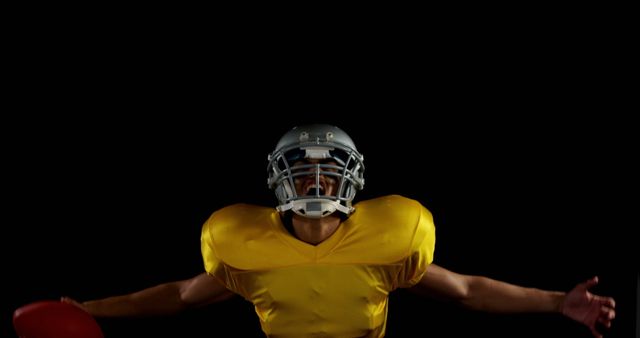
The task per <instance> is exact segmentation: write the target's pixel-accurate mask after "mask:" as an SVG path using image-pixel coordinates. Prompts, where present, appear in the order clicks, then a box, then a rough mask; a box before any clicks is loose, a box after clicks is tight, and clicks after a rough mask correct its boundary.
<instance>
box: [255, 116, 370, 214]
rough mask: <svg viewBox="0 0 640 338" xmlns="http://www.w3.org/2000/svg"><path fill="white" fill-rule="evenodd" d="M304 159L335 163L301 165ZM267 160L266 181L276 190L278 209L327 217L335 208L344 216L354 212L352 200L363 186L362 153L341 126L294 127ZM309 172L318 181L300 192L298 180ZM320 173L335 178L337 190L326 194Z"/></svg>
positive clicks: (281, 139) (314, 125) (315, 125)
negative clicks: (296, 181)
mask: <svg viewBox="0 0 640 338" xmlns="http://www.w3.org/2000/svg"><path fill="white" fill-rule="evenodd" d="M304 159H316V160H331V161H333V162H335V163H336V164H335V165H333V164H323V163H322V162H320V163H315V164H300V163H303V162H301V161H302V160H304ZM268 160H269V164H268V166H267V171H268V173H269V178H268V181H267V183H268V185H269V188H270V189H273V190H274V191H275V194H276V197H277V199H278V203H279V204H278V206H277V207H276V209H277V210H278V211H280V212H285V211H288V210H292V211H293V212H295V213H296V214H299V215H301V216H305V217H310V218H321V217H325V216H328V215H331V214H332V213H333V212H335V211H336V210H337V211H339V212H342V213H344V214H345V215H350V214H351V213H352V212H353V211H354V209H353V207H352V205H351V202H352V201H353V198H354V197H355V195H356V191H357V190H361V189H362V188H363V187H364V176H363V173H364V164H363V156H362V154H360V153H359V152H358V150H357V149H356V146H355V144H354V143H353V140H351V137H349V135H347V133H345V132H344V131H343V130H341V129H340V128H338V127H335V126H332V125H327V124H311V125H304V126H298V127H295V128H293V129H291V130H290V131H288V132H287V133H286V134H284V136H282V138H280V141H279V142H278V144H277V145H276V148H275V150H274V151H273V152H272V153H271V154H269V157H268ZM296 163H297V164H296ZM309 175H315V180H316V184H315V185H314V188H313V189H312V190H311V191H309V192H307V194H305V195H301V194H299V193H298V192H296V188H295V187H296V185H295V180H296V178H297V177H301V176H306V177H309ZM320 176H325V177H330V178H332V179H334V180H335V182H336V186H337V188H336V189H334V190H335V191H334V193H332V194H325V193H324V191H323V189H322V187H321V184H320V183H319V182H320V181H321V180H320Z"/></svg>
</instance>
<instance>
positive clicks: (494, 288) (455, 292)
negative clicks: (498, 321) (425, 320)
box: [412, 264, 615, 337]
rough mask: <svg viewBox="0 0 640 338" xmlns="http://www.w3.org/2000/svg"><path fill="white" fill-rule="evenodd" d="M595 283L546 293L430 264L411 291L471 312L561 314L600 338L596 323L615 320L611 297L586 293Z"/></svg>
mask: <svg viewBox="0 0 640 338" xmlns="http://www.w3.org/2000/svg"><path fill="white" fill-rule="evenodd" d="M597 282H598V280H597V278H593V279H591V280H589V281H586V282H584V283H580V284H578V285H577V286H576V287H574V288H573V289H572V290H571V291H570V292H568V293H567V292H560V291H547V290H540V289H536V288H527V287H522V286H518V285H514V284H509V283H505V282H501V281H498V280H495V279H491V278H487V277H482V276H471V275H462V274H458V273H455V272H452V271H449V270H447V269H444V268H442V267H440V266H437V265H435V264H431V265H430V266H429V268H428V269H427V272H426V273H425V274H424V276H423V278H422V279H421V280H420V282H418V284H417V285H415V286H414V287H413V288H412V291H415V292H417V293H419V294H423V295H427V296H431V297H433V298H437V299H441V300H450V301H454V302H456V303H458V304H460V305H462V306H464V307H466V308H469V309H473V310H480V311H488V312H500V313H516V312H556V313H561V314H563V315H565V316H567V317H569V318H571V319H574V320H576V321H578V322H580V323H583V324H584V325H586V326H587V327H589V328H590V329H591V332H592V333H593V335H594V336H596V337H601V335H600V333H599V332H598V331H597V330H596V323H599V324H601V325H603V326H605V327H610V326H611V320H612V319H613V318H614V317H615V310H614V309H615V302H614V300H613V299H612V298H610V297H601V296H598V295H594V294H592V293H590V292H589V291H588V289H589V288H590V287H592V286H594V285H596V284H597Z"/></svg>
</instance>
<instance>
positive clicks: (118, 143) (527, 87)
mask: <svg viewBox="0 0 640 338" xmlns="http://www.w3.org/2000/svg"><path fill="white" fill-rule="evenodd" d="M467 33H468V34H465V35H464V36H466V37H467V38H468V39H467V40H459V39H458V40H451V42H450V43H449V44H448V45H447V44H446V43H445V44H444V45H442V44H441V43H442V42H433V41H432V40H429V41H431V42H433V43H438V44H439V45H438V47H437V48H436V47H433V46H431V47H432V48H429V47H430V45H422V46H415V45H412V44H409V43H407V44H405V43H401V42H397V44H394V45H393V48H392V50H393V53H391V52H390V51H389V50H387V49H385V50H386V52H385V54H384V55H389V57H388V58H387V57H381V53H379V52H381V50H380V49H379V48H378V47H379V46H378V47H376V45H375V44H371V45H369V44H367V43H365V42H363V44H362V45H361V46H359V47H358V48H363V51H358V52H355V53H353V54H350V53H346V52H344V50H342V49H341V52H340V53H338V52H337V51H336V50H334V49H326V50H323V49H321V48H317V49H316V48H314V47H313V46H312V45H310V46H306V48H305V49H303V50H298V51H297V52H296V53H291V54H286V55H280V57H273V58H272V56H274V54H271V53H272V52H273V53H275V50H277V48H278V47H280V46H275V48H274V49H269V48H266V47H269V46H267V45H260V46H258V47H256V48H255V49H253V50H248V51H247V50H242V52H240V51H239V50H236V49H233V48H230V49H215V48H214V51H213V52H212V51H207V50H206V49H204V48H203V47H202V46H200V45H197V44H194V43H193V42H194V41H182V43H184V45H181V46H177V45H178V44H179V43H180V42H181V40H180V39H177V38H175V40H173V41H172V43H173V44H174V45H173V46H171V47H174V48H177V47H179V48H178V50H180V53H178V52H176V51H175V50H173V51H172V52H169V47H167V46H166V45H165V44H164V42H165V41H162V43H160V42H159V41H155V40H154V41H152V42H149V43H147V44H141V43H140V41H143V40H144V41H147V40H145V39H142V38H140V39H137V38H136V39H132V40H133V41H132V42H130V43H129V42H126V43H124V44H121V43H113V42H109V41H107V39H105V38H104V37H105V36H107V34H104V36H102V39H100V40H99V41H100V43H95V44H91V43H89V42H86V44H85V45H83V48H81V49H79V50H76V49H75V48H74V49H73V51H74V52H75V51H77V52H80V51H82V53H68V52H67V51H68V49H67V48H68V46H67V44H66V43H65V41H63V40H60V39H57V40H55V39H51V36H47V32H46V31H42V32H39V33H38V34H36V35H35V36H36V37H39V38H40V43H42V44H41V45H38V46H42V48H40V47H35V49H36V50H35V51H34V52H33V53H25V54H24V55H20V54H19V52H18V54H17V55H14V56H16V57H17V58H21V60H20V63H19V64H20V67H18V68H19V69H20V72H21V73H20V74H19V76H16V77H15V78H13V81H14V83H13V86H12V88H13V89H12V90H11V92H10V93H9V95H10V96H11V95H13V97H12V102H13V104H12V105H11V107H12V108H11V114H8V115H7V116H6V117H5V118H4V121H3V124H2V129H3V136H2V142H3V152H4V154H3V157H4V160H3V163H4V164H3V169H4V180H3V194H4V195H5V196H4V201H5V202H4V205H3V221H2V223H3V227H2V228H3V230H2V231H3V242H5V243H4V245H3V249H2V250H3V254H2V259H3V267H4V269H3V270H4V278H3V280H4V283H5V284H3V285H5V287H4V288H5V298H4V300H3V301H2V304H3V307H2V311H3V312H2V313H1V315H2V318H3V319H2V322H1V323H2V328H3V331H6V332H7V334H6V335H5V334H2V336H12V335H14V334H13V331H12V329H11V322H10V318H11V314H12V312H13V310H14V309H16V308H17V307H19V306H21V305H23V304H26V303H29V302H32V301H36V300H42V299H57V298H59V297H60V296H63V295H66V296H71V297H74V298H76V299H78V300H87V299H95V298H100V297H106V296H110V295H115V294H123V293H128V292H132V291H136V290H139V289H142V288H145V287H148V286H152V285H155V284H158V283H162V282H166V281H172V280H177V279H183V278H189V277H191V276H193V275H196V274H198V273H200V272H201V271H202V269H203V266H202V261H201V257H200V251H199V250H200V249H199V236H200V227H201V225H202V223H203V221H204V220H205V219H206V218H207V217H208V216H209V215H210V213H211V212H213V211H214V210H216V209H218V208H220V207H223V206H225V205H228V204H232V203H237V202H248V203H257V204H263V205H273V204H274V202H275V198H274V197H273V195H272V194H271V192H270V191H269V190H268V189H267V187H266V164H267V161H266V156H267V154H268V153H269V152H270V151H272V150H273V147H274V146H275V144H276V142H277V140H278V138H279V137H280V136H281V135H282V134H283V133H284V132H286V131H287V130H288V129H289V128H291V127H293V126H295V125H297V124H301V123H305V122H322V123H331V124H335V125H337V126H339V127H341V128H343V129H344V130H345V131H347V133H349V134H350V135H351V136H352V138H353V139H354V141H355V142H356V145H357V146H358V148H359V150H360V151H361V152H362V153H363V154H364V156H365V164H366V171H365V176H366V186H365V190H363V191H362V192H361V193H359V195H358V196H357V199H358V200H362V199H366V198H371V197H375V196H379V195H384V194H392V193H393V194H401V195H404V196H407V197H411V198H414V199H417V200H418V201H420V202H422V203H423V204H424V205H425V206H427V207H428V208H429V209H430V210H431V211H432V213H433V214H434V218H435V222H436V226H437V235H438V237H437V244H436V254H435V257H436V258H435V262H436V263H438V264H440V265H442V266H444V267H446V268H449V269H452V270H454V271H457V272H460V273H468V274H482V275H486V276H489V277H493V278H497V279H501V280H505V281H508V282H513V283H516V284H521V285H525V286H533V287H540V288H545V289H554V290H569V289H570V288H571V287H573V286H574V285H575V284H576V283H579V282H582V281H584V280H586V279H588V278H589V277H591V276H593V275H598V276H600V279H601V284H600V285H599V286H597V287H596V288H594V290H593V291H594V292H596V293H599V294H604V295H611V296H614V297H615V298H616V300H617V303H618V318H617V319H616V321H615V322H614V327H613V328H612V330H611V331H610V332H609V334H608V335H607V337H628V336H630V335H631V332H633V329H634V315H635V312H634V311H635V309H634V304H635V299H636V298H635V297H636V294H635V286H636V278H637V273H638V270H637V266H638V264H637V263H638V262H637V243H635V242H636V241H635V240H634V238H637V237H634V236H631V235H630V233H631V229H632V228H633V227H636V225H637V221H636V218H635V215H634V213H633V211H635V210H637V201H638V199H637V191H638V185H637V177H636V173H637V172H638V170H637V167H636V166H635V164H634V163H635V161H636V159H635V157H637V147H635V146H634V144H635V143H634V141H637V140H636V139H637V128H635V127H634V126H635V125H634V124H633V123H631V122H630V119H629V118H628V117H627V113H628V112H629V111H630V110H629V109H628V108H627V107H628V105H627V103H628V102H626V101H627V100H628V98H629V95H630V94H629V93H630V90H629V88H627V87H625V86H624V85H622V84H621V83H622V82H621V81H620V78H619V77H617V74H621V73H622V71H624V67H622V66H620V64H618V63H612V62H608V61H610V60H611V59H614V58H606V59H601V58H599V57H596V56H593V54H591V53H589V52H590V51H592V50H593V45H591V44H582V43H581V41H579V40H578V41H576V40H572V41H573V42H572V44H571V45H567V44H564V43H559V42H555V41H547V42H545V43H539V42H538V43H539V44H538V45H531V44H529V43H526V44H521V45H518V44H517V43H516V42H515V41H514V40H512V39H509V38H507V39H505V40H501V41H500V42H499V43H498V42H497V43H496V45H491V44H490V43H491V42H490V41H488V40H486V39H484V38H482V39H480V37H479V36H475V37H474V36H473V32H467ZM165 37H166V36H165ZM592 37H593V36H592ZM254 38H255V40H252V41H251V42H256V41H258V40H260V37H255V36H254ZM476 38H478V39H476ZM54 40H55V41H56V42H55V43H50V42H51V41H54ZM71 41H72V42H74V41H75V40H73V39H72V40H71ZM215 41H218V40H215ZM504 41H509V43H510V45H509V46H510V48H504V45H503V44H502V42H504ZM532 41H533V42H535V41H537V40H535V39H531V40H529V42H532ZM369 42H371V41H369ZM387 42H388V43H390V44H393V43H394V42H396V41H395V40H394V39H391V38H389V39H388V40H387ZM599 42H600V43H602V44H606V42H607V40H606V39H602V40H599ZM47 43H50V44H49V45H47ZM237 43H238V44H240V42H237ZM244 44H246V41H245V42H244ZM36 45H37V44H36ZM69 45H72V43H69ZM105 45H106V47H105ZM498 45H499V46H500V47H499V49H498V47H497V46H498ZM542 45H543V46H544V48H539V47H540V46H542ZM114 46H117V47H118V48H112V47H114ZM536 46H538V48H536ZM201 47H202V49H201ZM262 47H265V48H262ZM271 47H273V46H271ZM341 47H344V48H345V49H347V50H348V51H349V52H354V50H355V49H350V48H355V47H353V46H350V45H348V44H344V45H341ZM606 47H607V48H610V49H607V50H609V51H610V53H616V52H617V51H616V50H614V49H611V48H613V47H612V46H606ZM424 48H427V50H428V52H420V51H422V50H424ZM149 50H152V51H151V52H150V51H149ZM600 50H602V49H600ZM45 51H46V56H45V57H43V56H42V54H41V53H39V52H43V53H44V52H45ZM496 51H497V52H496ZM165 52H166V53H165ZM605 54H606V53H603V54H600V56H602V55H604V56H606V55H605ZM167 55H172V56H174V57H173V58H172V57H168V56H167ZM196 55H197V56H196ZM309 55H314V58H313V60H311V59H310V58H309ZM213 60H216V61H215V62H214V61H213ZM603 60H604V61H603ZM381 65H382V66H381ZM594 65H596V67H594ZM389 311H390V312H389V321H388V336H389V337H409V336H418V335H421V334H422V333H424V336H429V337H458V336H469V335H474V336H493V337H539V336H558V337H589V336H590V334H589V332H588V331H587V330H586V329H585V328H583V327H581V326H580V325H578V324H576V323H573V322H571V321H570V320H568V319H565V318H562V317H560V316H556V315H546V314H521V315H492V314H486V313H478V312H470V311H466V310H461V309H458V308H455V307H454V306H452V305H449V304H443V303H439V302H436V301H433V300H428V299H420V298H416V296H414V295H411V294H408V293H406V292H404V291H402V290H400V291H398V292H396V293H394V294H392V296H391V299H390V305H389ZM232 322H236V323H237V322H240V323H242V325H240V326H238V325H235V324H232ZM100 324H101V325H102V327H103V329H104V331H105V332H106V334H107V337H140V336H150V337H154V336H170V337H211V336H214V335H215V334H216V333H218V332H225V334H224V335H225V336H228V335H234V336H246V337H251V336H255V337H259V336H261V333H260V330H259V324H258V321H257V317H256V316H255V314H254V313H253V309H252V308H251V306H250V305H249V304H248V303H246V302H244V301H243V300H240V299H233V300H230V301H227V302H225V303H221V304H215V305H212V306H209V307H207V308H204V309H199V310H193V311H189V312H187V313H184V314H181V315H177V316H171V317H163V318H146V319H109V320H107V319H100Z"/></svg>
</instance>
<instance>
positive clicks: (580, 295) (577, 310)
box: [560, 276, 616, 338]
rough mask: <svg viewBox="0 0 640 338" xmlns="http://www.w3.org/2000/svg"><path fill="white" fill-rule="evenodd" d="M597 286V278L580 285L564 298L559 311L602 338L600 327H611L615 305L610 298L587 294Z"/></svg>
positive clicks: (614, 314)
mask: <svg viewBox="0 0 640 338" xmlns="http://www.w3.org/2000/svg"><path fill="white" fill-rule="evenodd" d="M596 284H598V277H597V276H596V277H593V278H591V279H589V280H588V281H586V282H583V283H580V284H578V285H576V287H574V288H573V290H571V291H569V293H567V295H566V296H565V298H564V300H563V302H562V304H561V305H560V310H561V312H562V314H563V315H565V316H567V317H569V318H571V319H573V320H576V321H578V322H580V323H582V324H584V325H586V326H587V327H588V328H589V329H590V330H591V333H593V336H594V337H596V338H602V333H601V332H600V328H601V327H605V328H609V327H611V321H612V320H613V318H615V316H616V311H615V306H616V303H615V301H614V300H613V298H611V297H602V296H598V295H594V294H592V293H591V292H589V289H590V288H591V287H593V286H595V285H596Z"/></svg>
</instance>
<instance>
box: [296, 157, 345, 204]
mask: <svg viewBox="0 0 640 338" xmlns="http://www.w3.org/2000/svg"><path fill="white" fill-rule="evenodd" d="M318 163H319V164H326V165H330V166H336V165H337V163H336V162H335V161H333V160H331V159H329V160H316V159H304V160H300V161H296V162H294V163H293V166H294V167H296V166H301V165H309V164H318ZM320 171H328V172H337V171H338V169H337V168H328V167H322V168H320ZM316 172H317V168H316V167H311V168H303V169H298V170H294V173H296V174H297V173H306V175H300V176H296V177H295V178H294V180H293V181H294V183H295V185H296V192H297V194H298V196H306V195H315V194H316V187H317V183H320V195H324V196H332V195H334V194H335V190H336V189H337V182H338V181H337V179H336V177H334V176H330V175H324V174H320V179H319V182H316Z"/></svg>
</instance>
